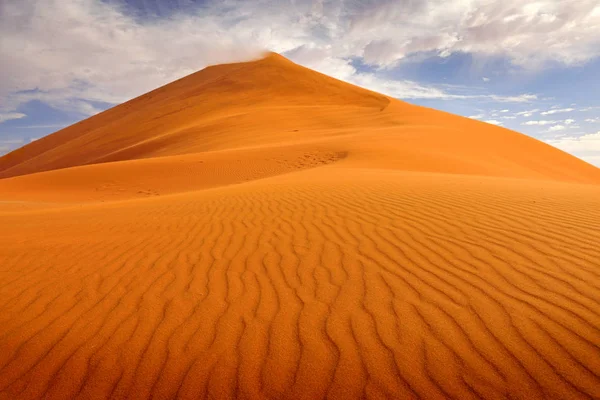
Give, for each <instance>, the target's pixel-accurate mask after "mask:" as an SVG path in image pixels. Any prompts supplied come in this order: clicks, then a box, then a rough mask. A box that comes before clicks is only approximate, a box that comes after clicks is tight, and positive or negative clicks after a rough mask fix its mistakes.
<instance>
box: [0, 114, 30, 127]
mask: <svg viewBox="0 0 600 400" xmlns="http://www.w3.org/2000/svg"><path fill="white" fill-rule="evenodd" d="M26 116H27V115H25V114H23V113H18V112H6V113H3V112H0V124H1V123H3V122H6V121H10V120H11V119H20V118H25V117H26Z"/></svg>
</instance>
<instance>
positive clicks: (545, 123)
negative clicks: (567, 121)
mask: <svg viewBox="0 0 600 400" xmlns="http://www.w3.org/2000/svg"><path fill="white" fill-rule="evenodd" d="M560 122H561V121H548V120H539V121H526V122H523V123H522V124H521V125H540V126H544V125H555V124H558V123H560Z"/></svg>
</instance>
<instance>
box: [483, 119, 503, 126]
mask: <svg viewBox="0 0 600 400" xmlns="http://www.w3.org/2000/svg"><path fill="white" fill-rule="evenodd" d="M483 122H486V123H488V124H492V125H502V122H500V121H498V120H495V119H488V120H486V121H483Z"/></svg>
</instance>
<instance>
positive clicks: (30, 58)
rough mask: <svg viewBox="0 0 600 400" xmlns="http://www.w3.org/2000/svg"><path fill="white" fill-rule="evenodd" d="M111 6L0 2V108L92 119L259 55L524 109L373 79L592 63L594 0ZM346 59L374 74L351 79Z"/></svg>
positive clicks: (407, 94) (598, 46) (599, 23)
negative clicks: (427, 70)
mask: <svg viewBox="0 0 600 400" xmlns="http://www.w3.org/2000/svg"><path fill="white" fill-rule="evenodd" d="M121 1H124V0H121ZM138 3H140V4H150V3H152V4H154V3H156V2H138ZM189 3H191V2H188V1H173V2H169V4H180V5H184V4H189ZM119 4H121V3H119V2H118V0H112V1H97V0H44V1H43V3H42V1H41V0H20V1H5V2H0V37H1V38H2V46H3V50H2V52H1V53H0V65H2V70H3V74H2V77H0V112H1V113H5V114H6V113H10V112H15V110H17V109H18V107H19V105H22V104H24V103H26V102H28V101H31V100H40V101H43V102H44V103H46V104H48V105H50V106H52V107H55V108H59V109H62V110H70V111H73V112H77V113H79V114H81V115H93V114H94V113H97V112H98V111H99V110H100V108H99V107H98V103H101V104H116V103H120V102H123V101H125V100H128V99H130V98H132V97H135V96H137V95H140V94H143V93H145V92H147V91H149V90H151V89H153V88H156V87H158V86H160V85H163V84H165V83H168V82H171V81H173V80H175V79H177V78H180V77H183V76H185V75H187V74H189V73H192V72H195V71H197V70H199V69H201V68H203V67H205V66H207V65H209V64H216V63H223V62H231V61H236V60H243V59H249V58H254V57H258V55H259V54H260V52H261V51H262V50H263V49H266V48H268V49H271V50H273V51H277V52H284V53H286V55H288V56H290V57H291V58H292V59H293V60H294V61H297V62H300V63H302V64H304V65H307V66H311V67H313V66H314V65H317V66H318V69H319V70H320V71H322V72H326V73H329V74H331V75H334V76H335V77H338V78H340V79H344V80H347V81H350V82H353V83H358V84H361V85H373V86H367V87H369V88H371V89H374V90H377V88H380V87H384V88H385V90H387V93H394V95H397V96H398V97H402V98H417V97H418V98H424V99H481V100H486V101H497V102H510V103H528V102H532V101H535V100H537V99H538V98H537V96H536V95H535V94H531V93H527V94H520V95H514V96H499V95H493V94H491V95H468V94H464V93H455V92H452V91H450V92H448V90H444V89H441V88H438V87H428V86H423V85H420V84H418V83H415V82H411V81H403V80H396V79H392V78H385V77H383V75H381V74H379V73H378V71H379V70H380V69H386V68H391V67H394V66H395V65H397V64H398V62H402V60H405V59H408V58H410V57H411V56H414V55H418V54H430V55H437V56H439V57H447V56H448V55H450V54H453V53H468V54H473V55H475V56H476V57H484V58H485V57H505V58H507V59H508V60H510V61H511V62H512V63H513V64H514V65H517V66H520V67H523V68H539V67H540V66H543V65H545V64H546V63H549V62H558V63H562V64H564V65H574V64H580V63H583V62H586V61H588V60H591V59H593V58H595V57H597V56H598V55H600V13H598V12H597V1H596V0H578V1H570V2H562V1H558V0H544V1H539V2H525V3H523V2H522V1H520V0H507V1H505V2H501V3H498V2H490V1H483V0H423V1H415V0H377V1H375V0H363V1H356V0H351V1H350V0H349V1H342V0H329V1H316V0H314V1H313V0H295V1H275V0H262V1H261V2H258V3H257V2H246V1H239V0H228V1H216V0H208V1H204V2H202V6H201V7H199V8H197V9H191V8H184V7H183V6H182V7H181V8H180V9H179V10H175V11H174V12H173V13H172V14H171V15H169V16H168V18H138V17H134V16H131V15H129V14H128V13H127V12H126V11H125V8H123V7H121V6H119ZM49 38H52V40H50V39H49ZM541 42H543V46H540V43H541ZM23 43H27V46H23ZM65 43H67V44H68V46H63V45H58V44H65ZM349 60H361V61H362V62H364V63H367V64H370V65H372V66H374V67H375V72H373V73H372V74H364V73H361V72H360V71H357V70H356V69H354V68H352V65H351V63H350V62H349ZM65 71H68V72H65ZM485 79H489V78H485ZM485 79H484V81H485Z"/></svg>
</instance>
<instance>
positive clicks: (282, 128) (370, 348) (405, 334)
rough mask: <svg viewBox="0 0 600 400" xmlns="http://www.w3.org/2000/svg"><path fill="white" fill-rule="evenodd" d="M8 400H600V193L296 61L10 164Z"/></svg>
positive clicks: (565, 159)
mask: <svg viewBox="0 0 600 400" xmlns="http://www.w3.org/2000/svg"><path fill="white" fill-rule="evenodd" d="M0 174H1V176H2V177H3V179H0V226H1V227H2V229H0V278H1V279H0V398H2V399H4V398H5V399H37V398H49V399H64V398H80V399H90V398H115V399H124V398H132V399H136V398H138V399H143V398H150V397H152V398H158V399H170V398H182V399H196V398H241V399H244V398H245V399H254V398H273V399H280V398H281V399H317V398H340V399H347V398H390V399H394V398H395V399H398V398H407V399H408V398H421V399H438V398H439V399H443V398H455V399H477V398H485V399H509V398H510V399H543V398H550V399H571V398H573V399H589V398H600V296H599V293H600V246H599V245H598V243H600V170H598V169H597V168H595V167H593V166H591V165H588V164H586V163H584V162H583V161H580V160H578V159H576V158H574V157H571V156H569V155H567V154H565V153H563V152H561V151H559V150H556V149H554V148H552V147H549V146H547V145H545V144H543V143H540V142H538V141H535V140H533V139H530V138H528V137H525V136H523V135H520V134H518V133H516V132H511V131H508V130H505V129H502V128H499V127H495V126H491V125H487V124H484V123H480V122H477V121H471V120H467V119H464V118H460V117H457V116H452V115H449V114H445V113H441V112H438V111H434V110H430V109H425V108H421V107H416V106H412V105H409V104H406V103H403V102H400V101H397V100H393V99H388V98H386V97H385V96H382V95H379V94H376V93H372V92H369V91H366V90H363V89H360V88H356V87H353V86H351V85H347V84H344V83H341V82H338V81H335V80H333V79H331V78H328V77H325V76H323V75H320V74H317V73H315V72H312V71H309V70H306V69H304V68H302V67H299V66H296V65H295V64H293V63H291V62H289V61H287V60H285V59H283V58H282V57H280V56H277V55H270V56H268V57H267V58H265V59H263V60H259V61H254V62H250V63H240V64H230V65H225V66H216V67H210V68H208V69H206V70H204V71H200V72H199V73H197V74H194V75H191V76H190V77H187V78H184V79H182V80H180V81H177V82H174V83H173V84H171V85H167V86H165V87H163V88H160V89H157V90H156V91H154V92H151V93H149V94H148V95H145V96H142V97H140V98H138V99H134V100H132V101H130V102H128V103H125V104H124V105H122V106H119V107H116V108H114V109H112V110H109V111H107V112H105V113H102V114H100V115H98V116H95V117H92V118H90V119H89V120H86V121H83V122H80V123H78V124H76V125H74V126H72V127H69V128H67V129H64V130H62V131H59V132H57V133H56V134H54V135H51V136H49V137H47V138H44V139H42V140H39V141H37V142H34V143H32V144H30V145H28V146H25V147H24V148H22V149H20V150H17V151H15V152H13V153H11V154H9V155H7V156H5V157H3V158H0Z"/></svg>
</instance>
